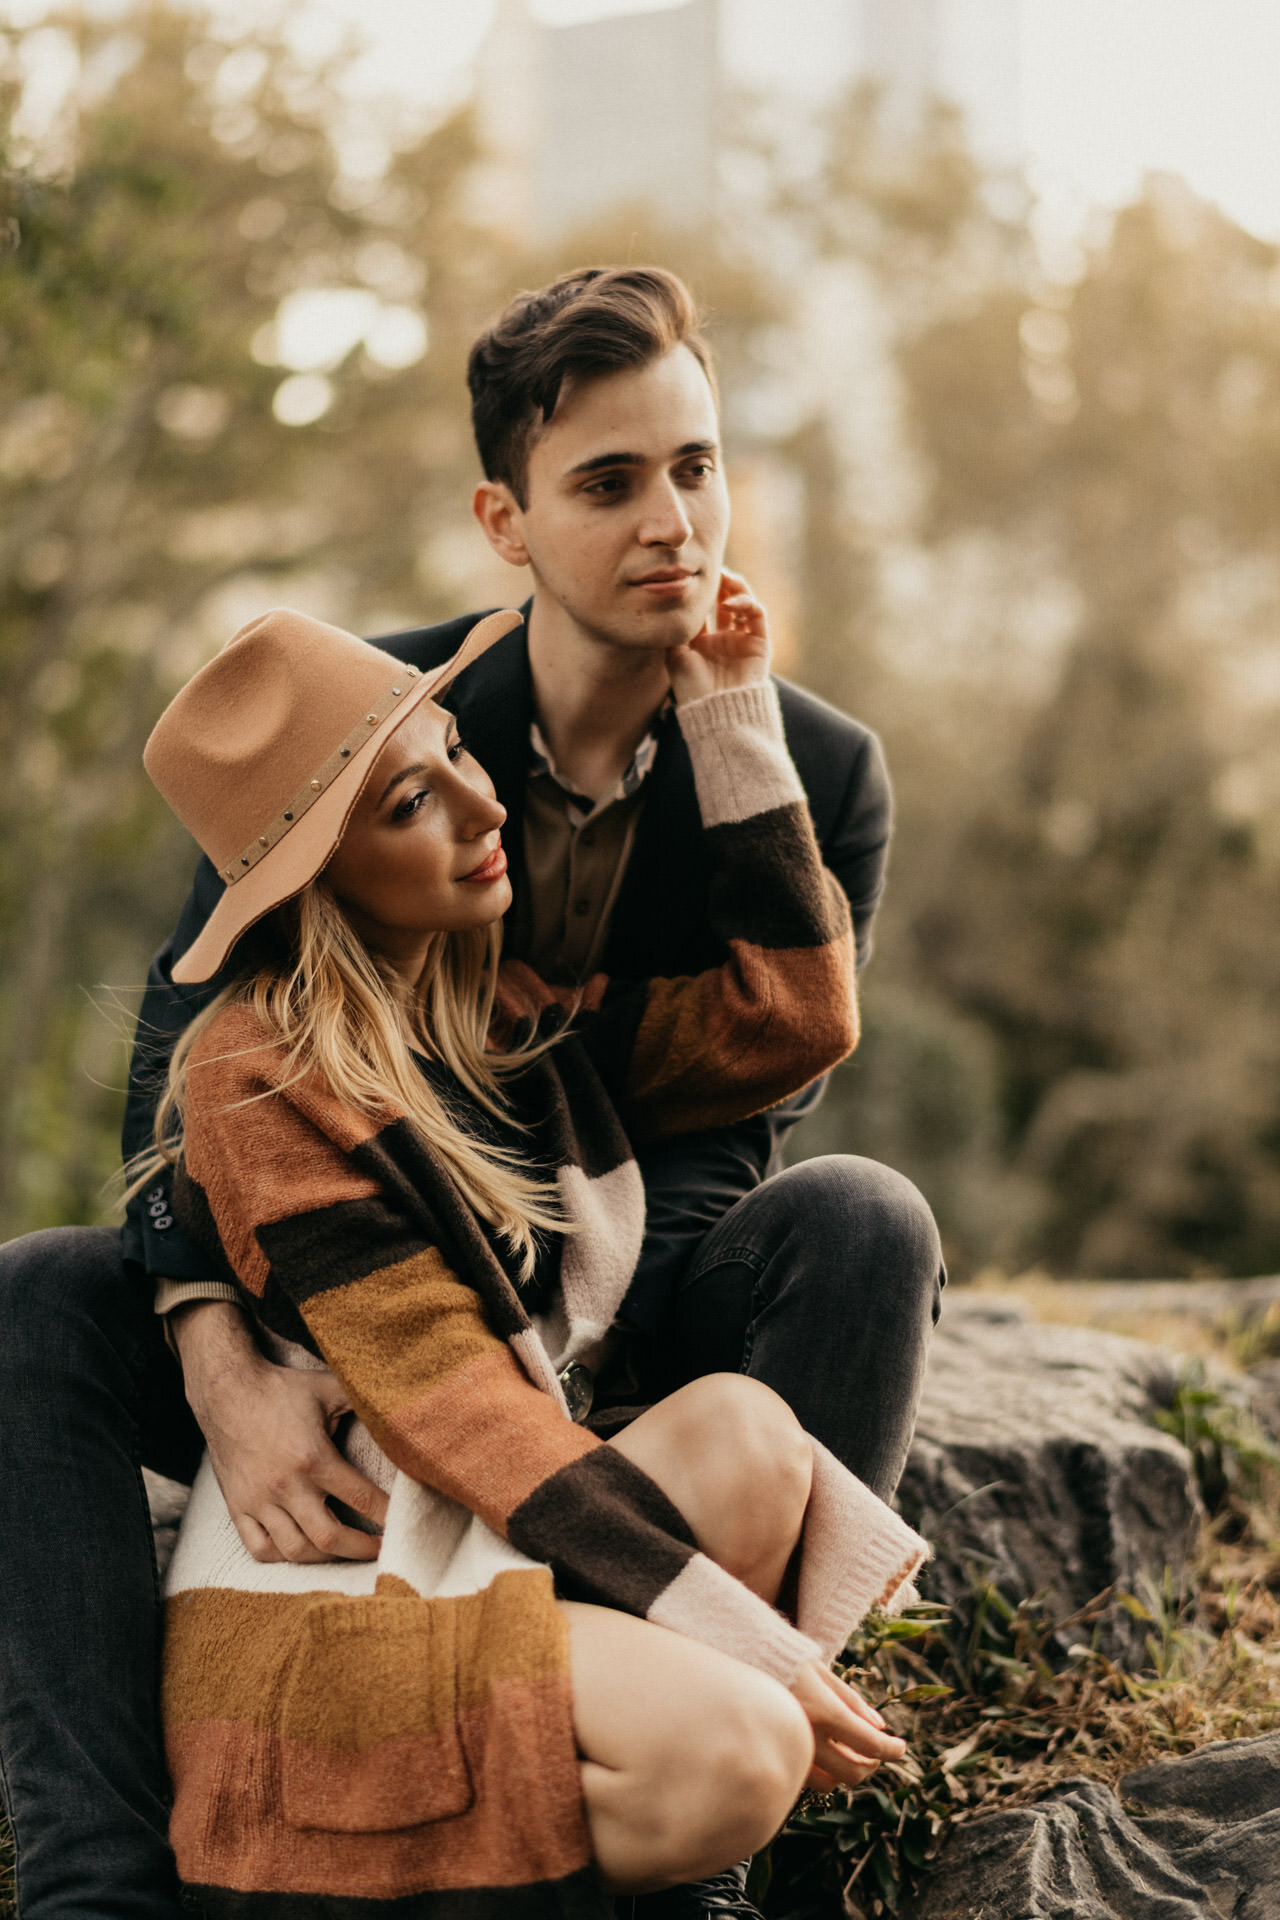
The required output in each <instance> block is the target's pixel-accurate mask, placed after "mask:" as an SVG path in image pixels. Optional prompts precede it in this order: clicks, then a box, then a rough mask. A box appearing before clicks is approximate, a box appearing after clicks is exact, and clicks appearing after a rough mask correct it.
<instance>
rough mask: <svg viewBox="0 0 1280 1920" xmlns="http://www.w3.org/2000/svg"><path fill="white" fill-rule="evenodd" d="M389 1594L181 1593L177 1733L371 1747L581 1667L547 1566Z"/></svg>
mask: <svg viewBox="0 0 1280 1920" xmlns="http://www.w3.org/2000/svg"><path fill="white" fill-rule="evenodd" d="M384 1584H385V1588H386V1589H387V1590H385V1591H384V1590H382V1589H383V1587H384ZM379 1588H380V1590H379V1592H377V1593H375V1594H372V1595H367V1596H363V1597H359V1598H357V1597H352V1596H348V1595H343V1594H332V1593H329V1594H326V1593H311V1594H264V1593H239V1592H236V1591H234V1590H232V1589H230V1588H225V1587H223V1588H209V1589H204V1590H197V1591H194V1592H190V1593H184V1594H179V1595H178V1596H176V1597H175V1598H174V1599H171V1600H170V1601H169V1602H168V1605H167V1607H166V1613H165V1652H164V1717H165V1722H166V1725H168V1726H171V1727H178V1726H182V1725H187V1724H190V1723H193V1722H200V1721H235V1722H240V1723H243V1724H245V1725H248V1726H252V1727H260V1728H277V1729H278V1728H281V1727H284V1726H286V1725H287V1727H288V1731H289V1734H290V1736H291V1737H292V1738H294V1739H299V1740H311V1741H315V1742H318V1743H323V1744H326V1745H332V1746H338V1747H342V1748H344V1749H346V1750H347V1751H353V1750H354V1751H358V1750H361V1749H363V1748H366V1747H369V1746H372V1745H375V1744H377V1743H379V1742H381V1741H384V1740H392V1739H398V1738H402V1737H405V1736H407V1735H410V1734H413V1733H419V1732H421V1733H426V1732H430V1731H434V1730H436V1729H439V1728H440V1727H443V1726H445V1725H447V1724H449V1723H451V1722H452V1721H453V1719H454V1717H455V1716H456V1714H457V1713H459V1712H463V1711H467V1710H469V1709H471V1708H473V1707H480V1706H483V1705H484V1703H485V1701H486V1700H487V1699H488V1697H489V1695H490V1693H491V1691H492V1689H493V1687H494V1686H495V1684H497V1683H498V1682H503V1683H506V1682H514V1683H516V1684H519V1683H521V1682H533V1681H541V1680H544V1679H547V1678H553V1677H555V1676H556V1675H558V1674H563V1673H565V1672H567V1670H568V1640H567V1636H566V1629H565V1625H564V1620H563V1617H562V1615H561V1613H560V1611H559V1609H558V1607H557V1606H556V1604H555V1599H554V1593H553V1589H552V1585H551V1576H550V1574H549V1573H548V1572H546V1571H545V1570H544V1569H542V1568H528V1569H525V1568H510V1569H508V1570H506V1571H504V1572H502V1573H499V1574H498V1575H497V1576H496V1577H495V1578H494V1580H493V1581H492V1583H491V1584H490V1586H489V1587H488V1588H486V1589H485V1590H484V1591H483V1592H480V1593H474V1594H461V1595H457V1596H454V1597H452V1598H450V1599H432V1600H424V1599H422V1598H421V1597H420V1596H418V1595H416V1594H413V1593H412V1590H411V1589H409V1588H407V1587H406V1586H405V1585H404V1583H403V1582H400V1581H387V1582H386V1583H382V1582H380V1583H379Z"/></svg>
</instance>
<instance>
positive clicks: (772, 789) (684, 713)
mask: <svg viewBox="0 0 1280 1920" xmlns="http://www.w3.org/2000/svg"><path fill="white" fill-rule="evenodd" d="M676 719H677V720H678V721H679V723H680V731H681V733H682V734H683V736H684V741H685V745H686V746H687V747H688V749H689V758H690V760H691V761H692V763H693V778H694V784H695V786H696V787H697V790H698V806H699V809H700V811H701V814H702V824H703V826H704V827H719V826H723V825H725V824H726V823H728V822H733V821H739V820H749V819H751V818H752V817H753V815H755V814H759V813H769V812H771V811H772V810H773V809H774V808H775V807H786V806H791V805H793V804H794V803H795V802H796V801H803V800H804V797H805V794H804V788H803V787H802V786H801V784H800V776H799V774H798V773H797V772H796V770H795V767H794V766H793V765H792V763H791V756H790V754H789V753H788V752H787V742H786V736H785V735H784V733H783V730H782V709H781V707H780V706H779V704H778V690H777V688H776V687H775V686H774V684H773V682H772V680H763V681H757V682H754V683H753V684H752V685H751V686H749V687H729V688H726V689H725V690H724V691H723V692H720V693H708V694H704V695H703V697H702V699H701V700H691V701H690V702H689V703H688V704H687V705H685V706H677V708H676Z"/></svg>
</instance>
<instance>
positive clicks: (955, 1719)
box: [759, 1482, 1280, 1920]
mask: <svg viewBox="0 0 1280 1920" xmlns="http://www.w3.org/2000/svg"><path fill="white" fill-rule="evenodd" d="M1276 1490H1277V1489H1276V1485H1275V1484H1274V1482H1272V1483H1271V1484H1269V1485H1267V1486H1262V1485H1260V1484H1259V1485H1257V1493H1258V1499H1257V1501H1256V1503H1255V1504H1252V1505H1251V1506H1250V1507H1249V1508H1248V1509H1247V1510H1245V1509H1243V1508H1242V1506H1241V1505H1240V1504H1239V1503H1238V1502H1237V1503H1235V1504H1233V1505H1232V1506H1230V1507H1229V1508H1226V1509H1224V1510H1223V1512H1222V1513H1221V1514H1220V1515H1219V1516H1218V1519H1217V1521H1216V1523H1215V1525H1214V1527H1212V1528H1210V1529H1207V1530H1206V1534H1205V1538H1204V1542H1203V1551H1202V1556H1201V1563H1200V1566H1199V1568H1198V1576H1199V1578H1198V1586H1199V1590H1200V1597H1199V1602H1198V1607H1197V1613H1196V1616H1195V1617H1194V1618H1187V1617H1185V1616H1184V1614H1183V1612H1182V1611H1181V1610H1180V1609H1179V1607H1178V1604H1177V1602H1176V1600H1175V1597H1174V1593H1173V1588H1172V1583H1170V1584H1169V1586H1168V1587H1167V1590H1166V1591H1164V1592H1162V1593H1157V1594H1148V1595H1145V1596H1142V1597H1139V1596H1134V1595H1129V1596H1124V1597H1123V1603H1124V1604H1126V1605H1127V1606H1128V1607H1129V1608H1130V1610H1131V1611H1133V1612H1134V1613H1135V1614H1136V1615H1137V1616H1138V1617H1141V1618H1143V1619H1144V1620H1145V1622H1146V1624H1147V1629H1148V1631H1147V1652H1148V1659H1149V1664H1148V1666H1147V1668H1146V1669H1145V1670H1144V1671H1143V1672H1141V1673H1136V1674H1135V1673H1127V1672H1124V1671H1122V1670H1121V1669H1120V1668H1119V1667H1117V1666H1115V1665H1114V1664H1113V1663H1112V1662H1111V1661H1109V1660H1107V1659H1105V1658H1104V1657H1103V1656H1102V1655H1101V1654H1100V1653H1099V1652H1098V1651H1097V1650H1096V1648H1095V1647H1094V1646H1093V1645H1092V1644H1091V1635H1090V1623H1091V1618H1092V1617H1096V1614H1097V1612H1099V1611H1100V1610H1101V1607H1102V1606H1103V1605H1104V1604H1105V1602H1106V1601H1107V1600H1108V1599H1109V1598H1112V1597H1113V1596H1105V1595H1104V1596H1099V1600H1098V1602H1096V1603H1095V1606H1094V1608H1093V1609H1092V1610H1086V1612H1085V1613H1084V1614H1082V1615H1078V1616H1076V1617H1075V1618H1074V1620H1073V1621H1071V1622H1058V1623H1055V1622H1054V1621H1052V1620H1051V1619H1050V1618H1049V1617H1048V1616H1047V1615H1046V1614H1045V1612H1044V1610H1043V1608H1041V1607H1040V1606H1038V1605H1037V1603H1036V1602H1035V1601H1034V1600H1028V1601H1023V1602H1022V1603H1021V1605H1017V1606H1015V1605H1011V1604H1010V1603H1009V1602H1008V1601H1007V1600H1005V1599H1004V1598H1002V1596H1001V1595H999V1594H998V1593H996V1592H994V1591H993V1590H992V1589H990V1588H988V1589H985V1590H983V1591H982V1592H981V1593H980V1594H979V1596H978V1604H977V1609H976V1614H975V1620H974V1625H973V1628H972V1630H971V1631H970V1632H969V1633H968V1635H967V1636H966V1637H964V1638H963V1639H960V1638H958V1637H957V1636H956V1634H955V1633H954V1631H953V1629H952V1627H951V1625H950V1623H949V1621H948V1620H947V1618H946V1617H945V1616H941V1617H939V1616H937V1615H936V1614H934V1615H930V1614H929V1613H928V1612H926V1611H925V1610H921V1613H920V1614H919V1615H918V1616H917V1617H916V1618H914V1619H911V1620H907V1621H902V1622H880V1623H874V1624H873V1625H872V1627H871V1628H870V1630H869V1631H868V1633H867V1634H866V1635H865V1636H864V1637H863V1638H862V1640H861V1641H860V1642H856V1643H854V1644H853V1645H852V1646H851V1647H850V1649H849V1658H850V1667H849V1673H850V1677H851V1678H853V1679H854V1680H855V1681H856V1682H857V1683H858V1684H859V1685H860V1686H861V1687H862V1688H863V1690H864V1691H865V1692H866V1693H867V1694H868V1695H869V1697H870V1698H872V1699H874V1700H876V1701H877V1703H878V1704H879V1705H881V1707H882V1708H883V1710H884V1712H885V1716H886V1718H887V1719H888V1720H889V1721H890V1723H891V1724H892V1725H893V1727H894V1728H895V1730H896V1731H897V1732H899V1733H901V1734H902V1735H903V1737H904V1738H905V1739H906V1740H907V1742H908V1747H909V1754H908V1758H907V1760H906V1761H905V1762H904V1763H903V1764H902V1765H901V1766H897V1767H884V1768H882V1769H881V1770H880V1772H879V1773H878V1774H877V1775H876V1776H875V1779H874V1780H873V1781H872V1782H870V1783H868V1785H867V1786H866V1787H865V1788H863V1789H861V1790H860V1791H859V1792H857V1793H842V1794H837V1795H832V1796H830V1797H828V1798H827V1799H825V1800H822V1801H813V1802H811V1803H810V1804H808V1805H806V1806H802V1808H801V1810H800V1812H799V1814H798V1817H797V1819H796V1820H795V1821H794V1822H793V1825H792V1827H791V1828H790V1829H789V1830H788V1832H787V1834H786V1835H784V1836H783V1838H782V1839H781V1840H780V1841H779V1842H778V1843H777V1844H776V1845H775V1847H774V1849H773V1857H772V1862H771V1868H772V1876H773V1877H772V1884H771V1886H770V1888H769V1892H768V1902H767V1904H768V1910H769V1912H770V1914H771V1915H774V1916H791V1917H793V1920H807V1917H808V1916H813V1920H819V1917H820V1916H821V1917H822V1920H826V1917H827V1916H833V1915H839V1914H840V1913H841V1911H842V1910H843V1913H844V1915H845V1916H846V1917H847V1920H856V1916H858V1915H863V1916H866V1917H867V1920H871V1916H877V1915H882V1914H886V1913H894V1912H896V1911H897V1908H898V1904H899V1902H900V1900H901V1898H902V1895H903V1893H904V1892H905V1891H906V1890H908V1889H910V1888H911V1887H913V1886H915V1885H917V1884H918V1883H919V1881H920V1880H921V1878H922V1877H923V1876H924V1875H925V1874H926V1873H927V1872H928V1869H929V1864H930V1862H931V1860H932V1859H933V1858H934V1857H936V1854H937V1852H938V1849H939V1848H940V1846H941V1845H942V1843H943V1841H944V1840H945V1838H946V1835H947V1833H948V1832H949V1831H951V1830H952V1829H954V1828H955V1827H956V1826H958V1825H959V1824H961V1823H962V1822H964V1821H967V1820H972V1819H975V1818H977V1817H978V1816H979V1815H982V1814H988V1813H993V1812H997V1811H1000V1810H1003V1809H1006V1808H1010V1807H1017V1806H1023V1805H1025V1804H1027V1803H1028V1802H1030V1801H1034V1800H1036V1799H1038V1798H1039V1797H1040V1796H1041V1795H1042V1794H1043V1793H1044V1792H1045V1791H1046V1790H1047V1789H1048V1788H1049V1787H1051V1786H1053V1785H1054V1784H1055V1782H1057V1781H1060V1780H1064V1779H1068V1778H1070V1777H1073V1776H1074V1777H1077V1778H1078V1777H1080V1776H1084V1777H1086V1778H1088V1779H1092V1780H1097V1781H1100V1782H1102V1783H1104V1784H1106V1785H1108V1786H1114V1785H1115V1784H1116V1783H1117V1781H1119V1780H1120V1778H1121V1777H1122V1776H1123V1775H1124V1774H1126V1773H1129V1772H1131V1771H1133V1769H1134V1768H1137V1767H1142V1766H1146V1765H1148V1764H1149V1763H1151V1762H1153V1761H1158V1760H1165V1759H1169V1758H1171V1757H1174V1756H1176V1755H1179V1754H1185V1753H1190V1752H1192V1751H1193V1750H1194V1749H1195V1748H1197V1747H1201V1746H1205V1745H1207V1744H1208V1743H1209V1742H1211V1741H1214V1740H1234V1739H1244V1738H1249V1737H1251V1736H1253V1735H1257V1734H1263V1733H1270V1732H1272V1731H1273V1730H1274V1729H1275V1728H1276V1726H1277V1724H1280V1536H1277V1535H1275V1534H1274V1533H1273V1532H1272V1531H1271V1528H1270V1522H1269V1520H1268V1519H1267V1518H1266V1515H1267V1512H1268V1507H1269V1510H1270V1511H1271V1512H1274V1511H1275V1510H1276V1509H1275V1505H1274V1501H1269V1500H1268V1498H1267V1496H1268V1495H1272V1494H1274V1492H1275V1491H1276ZM1063 1625H1067V1626H1070V1627H1071V1628H1072V1630H1073V1632H1074V1633H1075V1634H1076V1635H1077V1636H1078V1637H1077V1639H1076V1642H1075V1645H1074V1646H1073V1648H1072V1651H1071V1653H1070V1656H1069V1657H1068V1658H1067V1660H1066V1661H1065V1663H1064V1662H1063V1661H1062V1660H1061V1659H1060V1658H1056V1659H1055V1658H1053V1657H1051V1653H1050V1649H1051V1645H1052V1637H1053V1635H1054V1631H1055V1626H1056V1627H1058V1628H1061V1626H1063ZM759 1879H760V1880H763V1875H760V1876H759Z"/></svg>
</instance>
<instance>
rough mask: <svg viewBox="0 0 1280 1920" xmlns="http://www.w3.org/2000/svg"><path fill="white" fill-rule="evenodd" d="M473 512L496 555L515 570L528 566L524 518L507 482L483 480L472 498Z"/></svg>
mask: <svg viewBox="0 0 1280 1920" xmlns="http://www.w3.org/2000/svg"><path fill="white" fill-rule="evenodd" d="M471 511H472V513H474V514H475V517H476V519H477V520H478V521H479V522H480V525H481V526H482V527H483V528H484V536H485V539H486V540H487V541H488V542H489V545H490V546H491V547H492V548H493V550H494V552H495V553H496V554H499V555H501V557H502V559H504V560H507V561H509V562H510V564H511V565H512V566H513V567H527V566H528V564H529V549H528V547H527V546H526V545H525V542H524V515H523V513H522V512H521V510H520V503H519V501H518V500H517V499H516V497H515V495H514V493H512V491H511V489H510V487H509V486H508V485H507V483H506V481H505V480H482V481H481V482H480V485H479V486H478V487H477V488H476V490H475V494H474V495H473V497H472V501H471Z"/></svg>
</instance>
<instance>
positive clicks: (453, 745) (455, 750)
mask: <svg viewBox="0 0 1280 1920" xmlns="http://www.w3.org/2000/svg"><path fill="white" fill-rule="evenodd" d="M466 751H467V743H466V741H465V740H463V739H461V738H459V739H455V740H451V741H450V742H449V746H448V754H449V758H450V759H451V760H461V758H462V756H463V754H464V753H465V752H466Z"/></svg>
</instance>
